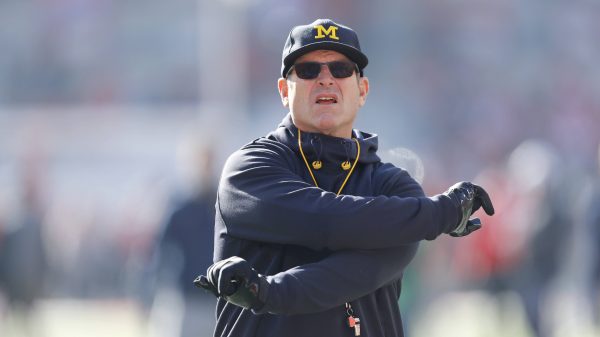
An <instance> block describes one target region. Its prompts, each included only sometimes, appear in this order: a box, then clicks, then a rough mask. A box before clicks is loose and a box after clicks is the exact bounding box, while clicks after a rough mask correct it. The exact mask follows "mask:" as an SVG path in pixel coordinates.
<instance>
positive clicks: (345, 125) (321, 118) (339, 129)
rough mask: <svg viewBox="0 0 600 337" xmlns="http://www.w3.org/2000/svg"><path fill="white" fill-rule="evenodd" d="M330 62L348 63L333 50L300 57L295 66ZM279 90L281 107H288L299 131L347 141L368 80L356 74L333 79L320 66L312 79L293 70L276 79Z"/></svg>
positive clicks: (324, 68) (363, 101) (364, 97)
mask: <svg viewBox="0 0 600 337" xmlns="http://www.w3.org/2000/svg"><path fill="white" fill-rule="evenodd" d="M332 61H346V62H351V61H350V60H349V59H348V58H347V57H346V56H345V55H343V54H341V53H338V52H336V51H330V50H316V51H313V52H310V53H307V54H304V55H302V56H301V57H299V58H298V59H297V60H296V62H295V63H296V64H297V63H301V62H320V63H325V62H332ZM278 88H279V94H280V95H281V101H282V102H283V105H284V106H286V107H289V109H290V112H291V114H292V119H293V121H294V124H295V125H296V127H298V128H299V129H300V130H302V131H306V132H318V133H323V134H326V135H330V136H335V137H344V138H350V137H351V136H352V127H353V125H354V120H355V119H356V114H357V112H358V109H359V108H360V107H362V106H363V104H365V101H366V99H367V94H368V93H369V81H368V79H367V78H366V77H359V76H358V74H356V72H355V74H354V75H352V76H350V77H347V78H335V77H333V75H331V72H330V71H329V68H328V67H327V66H326V65H322V66H321V72H320V73H319V76H317V78H315V79H301V78H299V77H298V76H297V74H296V71H295V70H292V72H291V73H290V74H289V75H288V76H287V79H285V78H280V79H279V81H278Z"/></svg>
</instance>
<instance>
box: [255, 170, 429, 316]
mask: <svg viewBox="0 0 600 337" xmlns="http://www.w3.org/2000/svg"><path fill="white" fill-rule="evenodd" d="M386 170H387V171H395V172H396V174H392V175H390V174H387V175H384V176H385V177H386V178H385V179H386V185H385V186H384V187H385V189H386V190H387V191H386V193H393V194H396V195H398V196H399V197H408V196H411V197H422V196H423V191H422V189H421V187H420V186H419V184H418V183H417V182H416V181H414V180H413V179H412V178H411V177H410V176H409V175H408V174H407V173H406V172H405V171H402V170H400V169H397V168H395V167H388V168H386ZM382 187H383V186H382ZM417 246H418V244H407V245H401V246H398V247H393V248H387V249H378V250H347V251H337V252H334V253H333V254H331V255H330V256H328V257H327V258H325V259H323V260H321V261H319V262H315V263H310V264H306V265H302V266H298V267H295V268H291V269H289V270H286V271H283V272H280V273H278V274H276V275H271V276H268V277H267V281H268V282H269V284H270V286H269V288H268V293H267V295H266V299H267V300H266V304H265V306H263V307H262V308H261V309H260V310H259V311H255V313H265V312H269V313H273V314H286V315H289V314H301V313H311V312H319V311H323V310H327V309H331V308H334V307H337V306H340V305H342V304H343V303H345V302H349V301H352V300H355V299H357V298H359V297H362V296H364V295H367V294H369V293H371V292H373V291H375V290H376V289H379V288H380V287H382V286H384V285H386V284H389V283H390V282H393V281H396V280H398V279H400V278H401V277H402V273H403V272H404V269H405V268H406V266H407V265H408V264H409V262H410V261H411V260H412V259H413V257H414V255H415V254H416V251H417Z"/></svg>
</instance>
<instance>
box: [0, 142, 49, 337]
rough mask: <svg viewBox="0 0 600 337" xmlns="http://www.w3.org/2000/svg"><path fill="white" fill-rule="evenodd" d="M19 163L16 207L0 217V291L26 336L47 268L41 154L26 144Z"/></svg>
mask: <svg viewBox="0 0 600 337" xmlns="http://www.w3.org/2000/svg"><path fill="white" fill-rule="evenodd" d="M20 164H21V167H20V174H21V175H20V178H21V180H20V185H19V189H20V190H19V191H18V193H19V196H18V198H19V199H18V201H17V207H16V209H14V213H9V214H7V218H6V219H0V221H2V220H4V223H3V224H2V225H1V226H0V292H3V293H4V295H5V296H6V298H7V300H8V305H9V306H8V309H9V313H10V314H11V315H12V316H13V317H15V318H16V321H15V322H16V323H17V324H16V325H15V328H16V330H17V331H20V332H19V333H23V334H25V335H26V336H27V335H35V333H34V331H33V330H32V329H33V328H34V327H33V326H32V324H31V322H30V316H31V313H32V310H34V309H35V304H36V301H37V300H38V299H39V298H40V297H41V296H43V295H44V290H45V289H44V288H45V287H44V285H45V284H44V283H45V282H44V281H45V279H46V276H47V271H48V261H47V255H46V248H45V242H44V234H43V222H44V213H45V203H44V200H43V193H42V189H43V185H44V184H43V182H44V180H43V178H44V175H43V173H42V172H44V169H45V168H44V158H43V154H42V153H41V152H39V151H38V149H37V148H28V149H27V150H26V154H25V156H24V158H23V160H22V161H21V163H20ZM1 321H2V317H0V322H1ZM0 327H1V325H0ZM0 332H2V329H0Z"/></svg>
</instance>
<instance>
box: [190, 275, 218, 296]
mask: <svg viewBox="0 0 600 337" xmlns="http://www.w3.org/2000/svg"><path fill="white" fill-rule="evenodd" d="M194 285H195V286H196V287H198V288H203V289H205V290H208V291H210V292H211V293H213V295H215V296H217V297H218V296H219V292H218V291H217V288H216V287H215V286H214V285H213V284H212V283H210V282H209V281H208V278H207V277H206V276H204V275H200V276H198V277H196V279H195V280H194Z"/></svg>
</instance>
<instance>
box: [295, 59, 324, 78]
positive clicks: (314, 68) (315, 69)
mask: <svg viewBox="0 0 600 337" xmlns="http://www.w3.org/2000/svg"><path fill="white" fill-rule="evenodd" d="M294 68H295V69H296V75H298V77H300V78H301V79H303V80H312V79H314V78H317V76H319V73H320V72H321V64H320V63H317V62H304V63H296V65H294Z"/></svg>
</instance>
